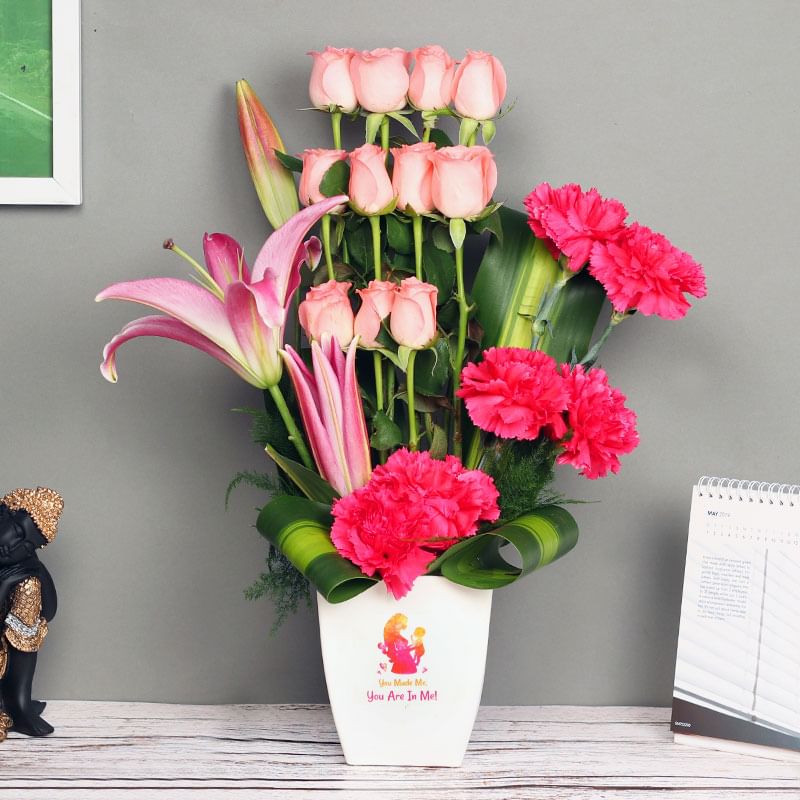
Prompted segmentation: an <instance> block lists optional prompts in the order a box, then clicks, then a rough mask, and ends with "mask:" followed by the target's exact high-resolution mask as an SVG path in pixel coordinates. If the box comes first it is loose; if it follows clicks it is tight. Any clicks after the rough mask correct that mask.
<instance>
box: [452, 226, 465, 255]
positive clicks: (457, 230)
mask: <svg viewBox="0 0 800 800" xmlns="http://www.w3.org/2000/svg"><path fill="white" fill-rule="evenodd" d="M450 238H451V239H452V241H453V246H454V247H455V248H456V250H458V248H459V247H462V246H463V244H464V239H466V238H467V223H466V222H464V220H463V219H458V218H455V219H451V220H450Z"/></svg>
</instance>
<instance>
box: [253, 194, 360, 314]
mask: <svg viewBox="0 0 800 800" xmlns="http://www.w3.org/2000/svg"><path fill="white" fill-rule="evenodd" d="M346 202H347V196H346V195H338V196H337V197H328V198H327V199H325V200H322V201H320V202H319V203H314V205H311V206H308V207H306V208H304V209H303V210H302V211H300V212H299V213H297V214H295V215H294V216H293V217H292V218H291V219H289V220H288V221H287V222H286V223H284V224H283V225H281V227H280V228H278V230H276V231H275V232H274V233H273V234H272V235H271V236H270V237H269V238H268V239H267V241H266V242H264V246H263V247H262V248H261V251H260V252H259V254H258V257H257V258H256V263H255V264H254V265H253V275H252V280H253V282H256V281H260V280H262V279H264V278H265V277H267V276H269V277H270V279H271V280H272V282H273V284H274V285H275V294H276V295H277V296H278V299H279V300H280V301H281V302H282V303H283V305H284V307H286V305H287V304H288V303H289V301H290V300H291V299H292V293H293V290H292V291H291V292H290V286H292V287H294V288H295V289H296V288H297V281H298V278H297V277H296V273H298V272H299V271H300V264H301V263H302V262H303V261H304V260H305V254H304V247H303V240H304V239H305V237H306V236H307V235H308V232H309V231H310V230H311V228H313V227H314V225H316V223H317V222H319V220H321V219H322V218H323V217H324V216H325V215H326V214H327V213H329V212H330V211H332V210H333V209H334V208H336V206H338V205H341V204H342V203H346ZM298 251H300V252H298ZM298 257H300V258H299V260H298Z"/></svg>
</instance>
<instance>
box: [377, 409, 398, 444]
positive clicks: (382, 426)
mask: <svg viewBox="0 0 800 800" xmlns="http://www.w3.org/2000/svg"><path fill="white" fill-rule="evenodd" d="M372 423H373V425H374V426H375V432H374V433H373V434H372V438H371V439H370V440H369V443H370V444H371V445H372V446H373V447H374V448H375V449H376V450H390V449H391V448H393V447H397V445H399V444H401V442H402V441H403V432H402V431H401V430H400V427H399V425H397V423H396V422H394V421H393V420H391V419H389V417H388V416H387V415H386V414H384V413H383V411H378V412H377V413H376V414H375V416H374V417H373V418H372Z"/></svg>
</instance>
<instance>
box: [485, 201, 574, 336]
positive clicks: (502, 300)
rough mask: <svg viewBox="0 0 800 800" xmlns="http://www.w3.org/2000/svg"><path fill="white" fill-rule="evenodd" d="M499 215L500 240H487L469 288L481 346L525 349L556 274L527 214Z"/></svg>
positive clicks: (501, 212) (506, 210) (507, 212)
mask: <svg viewBox="0 0 800 800" xmlns="http://www.w3.org/2000/svg"><path fill="white" fill-rule="evenodd" d="M497 213H498V215H499V217H500V219H501V224H502V227H503V241H502V243H501V242H500V240H499V239H496V238H493V239H491V240H490V242H489V245H488V247H487V248H486V252H485V254H484V256H483V259H482V261H481V264H480V267H479V268H478V273H477V275H476V277H475V283H474V284H473V287H472V297H473V299H474V300H475V302H476V303H477V304H478V311H477V318H478V322H479V323H480V325H481V327H482V328H483V331H484V336H483V347H484V348H489V347H525V348H529V347H530V346H531V341H532V339H533V330H532V323H533V319H534V317H535V316H536V313H537V312H538V310H539V307H540V305H541V302H542V298H543V296H544V294H545V292H547V291H548V290H549V289H550V288H551V287H552V285H553V283H554V282H555V280H556V277H557V276H558V275H559V273H560V270H559V267H558V264H556V262H555V261H554V260H553V257H552V256H551V255H550V253H549V252H548V250H547V246H546V245H545V243H544V242H543V241H541V240H537V239H536V237H534V235H533V233H532V232H531V229H530V228H529V227H528V220H527V216H526V215H525V214H523V213H521V212H519V211H513V210H511V209H509V208H501V209H500V210H499V211H498V212H497Z"/></svg>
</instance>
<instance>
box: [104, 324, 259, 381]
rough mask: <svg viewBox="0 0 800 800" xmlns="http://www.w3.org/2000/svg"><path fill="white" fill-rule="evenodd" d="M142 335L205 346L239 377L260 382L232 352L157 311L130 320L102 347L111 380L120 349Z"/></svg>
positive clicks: (203, 349) (114, 379) (105, 373)
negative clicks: (151, 314) (147, 315)
mask: <svg viewBox="0 0 800 800" xmlns="http://www.w3.org/2000/svg"><path fill="white" fill-rule="evenodd" d="M141 336H159V337H161V338H163V339H173V340H174V341H176V342H183V344H188V345H189V346H190V347H194V348H196V349H198V350H202V352H204V353H208V355H210V356H213V357H214V358H216V359H217V361H221V362H222V363H223V364H224V365H225V366H226V367H229V368H230V369H232V370H233V371H234V372H235V373H236V374H237V375H238V376H239V377H240V378H243V379H244V380H246V381H247V382H248V383H250V384H252V385H253V386H259V383H258V380H257V379H256V377H255V376H254V375H253V374H251V373H250V372H249V371H248V370H247V369H246V368H245V367H243V366H242V365H241V364H239V362H238V361H236V360H235V359H234V358H232V357H231V355H230V354H229V353H226V352H225V350H223V349H222V348H221V347H218V346H217V345H216V344H214V342H212V341H211V340H210V339H208V338H206V337H205V336H203V335H202V334H201V333H198V332H197V331H196V330H194V329H193V328H190V327H189V326H188V325H186V324H185V323H183V322H181V321H180V320H177V319H172V318H171V317H162V316H160V315H157V314H154V315H153V316H150V317H141V318H140V319H135V320H133V322H129V323H128V324H127V325H126V326H125V327H124V328H123V329H122V330H121V331H120V332H119V333H118V334H117V335H116V336H115V337H114V338H113V339H112V340H111V341H110V342H109V343H108V344H107V345H106V346H105V348H104V349H103V363H102V364H101V365H100V371H101V372H102V373H103V377H104V378H105V379H106V380H107V381H110V382H111V383H116V382H117V363H116V361H117V350H118V349H119V348H120V347H121V346H122V345H123V344H125V342H129V341H130V340H131V339H137V338H139V337H141Z"/></svg>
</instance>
